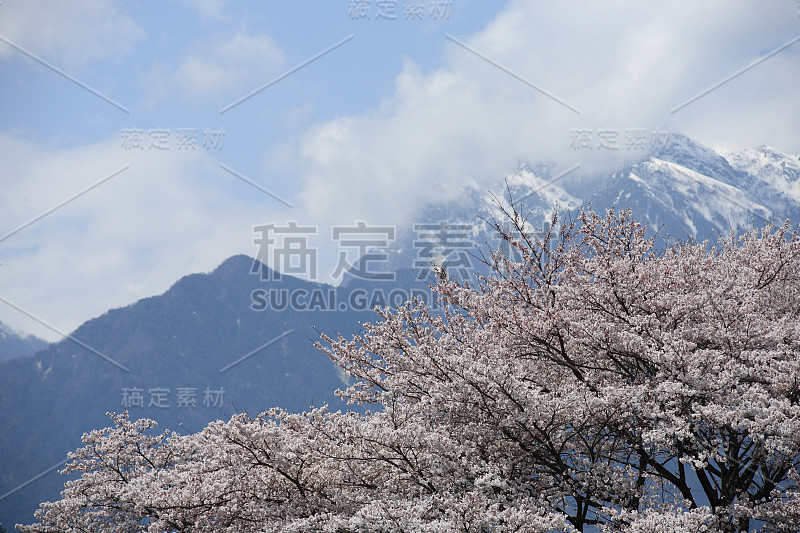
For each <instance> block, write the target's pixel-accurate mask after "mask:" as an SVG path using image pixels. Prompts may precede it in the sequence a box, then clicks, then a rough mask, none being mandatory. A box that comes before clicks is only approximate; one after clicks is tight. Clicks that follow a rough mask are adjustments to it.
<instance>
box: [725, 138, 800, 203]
mask: <svg viewBox="0 0 800 533" xmlns="http://www.w3.org/2000/svg"><path fill="white" fill-rule="evenodd" d="M725 157H726V158H727V159H728V161H730V163H731V165H732V166H733V167H734V168H736V169H738V170H739V171H740V172H744V173H746V174H748V175H749V176H752V177H753V178H755V179H756V180H758V182H760V183H761V184H764V185H766V186H768V187H772V188H774V189H775V190H776V191H778V192H780V193H782V194H783V195H785V196H788V197H789V198H791V199H792V200H793V201H795V202H798V203H800V155H788V154H784V153H783V152H781V151H779V150H776V149H774V148H772V147H770V146H761V147H759V148H758V149H756V150H736V151H732V152H727V153H725Z"/></svg>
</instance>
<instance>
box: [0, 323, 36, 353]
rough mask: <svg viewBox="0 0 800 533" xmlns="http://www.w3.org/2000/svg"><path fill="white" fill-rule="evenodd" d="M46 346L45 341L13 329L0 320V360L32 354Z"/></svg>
mask: <svg viewBox="0 0 800 533" xmlns="http://www.w3.org/2000/svg"><path fill="white" fill-rule="evenodd" d="M45 346H47V341H45V340H43V339H40V338H38V337H35V336H33V335H27V334H25V333H20V332H18V331H14V330H13V329H11V328H10V327H8V326H7V325H5V324H3V323H2V322H0V361H7V360H9V359H16V358H18V357H26V356H28V355H33V354H34V353H36V352H38V351H39V350H42V349H44V347H45Z"/></svg>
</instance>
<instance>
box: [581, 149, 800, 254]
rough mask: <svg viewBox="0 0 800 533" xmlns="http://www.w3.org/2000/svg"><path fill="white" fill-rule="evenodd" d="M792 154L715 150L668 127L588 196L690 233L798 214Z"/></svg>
mask: <svg viewBox="0 0 800 533" xmlns="http://www.w3.org/2000/svg"><path fill="white" fill-rule="evenodd" d="M799 176H800V161H798V159H797V157H796V156H788V155H786V154H782V153H781V152H778V151H777V150H774V149H772V148H769V147H762V148H760V149H758V150H755V151H753V150H739V151H736V152H731V153H721V152H719V153H718V152H716V151H714V150H712V149H711V148H708V147H706V146H703V145H701V144H699V143H697V142H696V141H694V140H692V139H690V138H688V137H686V136H683V135H680V134H674V135H673V137H672V139H671V141H670V142H669V143H668V145H667V146H665V147H664V148H661V149H659V150H657V151H654V152H653V153H652V154H650V155H649V156H648V157H646V158H643V159H642V160H640V161H638V162H636V163H634V164H632V165H629V166H627V167H625V168H624V169H622V170H620V171H618V172H615V173H613V174H612V175H611V176H610V177H609V179H608V180H607V182H606V183H605V184H603V186H602V187H601V188H600V189H599V190H598V191H596V192H595V193H594V194H592V195H591V196H590V198H588V201H590V202H591V204H592V208H593V209H595V210H596V211H601V210H606V209H608V208H610V207H616V208H617V209H622V208H626V207H630V208H631V209H633V211H634V214H635V215H636V216H637V217H638V218H639V219H640V220H642V221H645V222H647V223H648V225H649V226H650V227H652V228H654V229H659V231H660V232H661V233H669V234H671V235H673V236H676V237H679V238H683V237H686V236H691V237H693V238H695V239H698V240H703V239H706V238H711V239H714V238H715V234H716V235H719V234H720V233H723V234H724V233H727V232H728V231H729V230H731V229H734V230H736V229H741V228H744V227H753V226H754V225H756V226H759V225H762V224H763V223H764V222H765V221H767V220H771V221H774V222H776V223H781V222H783V221H784V220H785V219H787V218H788V219H790V220H793V221H798V220H800V179H798V177H799Z"/></svg>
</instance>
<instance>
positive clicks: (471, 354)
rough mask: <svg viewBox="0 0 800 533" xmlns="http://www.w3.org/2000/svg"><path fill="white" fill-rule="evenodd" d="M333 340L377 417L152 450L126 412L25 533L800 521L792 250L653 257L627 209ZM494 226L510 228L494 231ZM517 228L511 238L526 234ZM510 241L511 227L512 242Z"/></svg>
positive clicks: (721, 247)
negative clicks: (438, 303) (435, 302)
mask: <svg viewBox="0 0 800 533" xmlns="http://www.w3.org/2000/svg"><path fill="white" fill-rule="evenodd" d="M504 214H505V215H506V216H507V218H508V221H492V224H493V226H494V228H495V230H496V231H497V232H498V233H499V234H500V236H501V237H502V238H503V239H504V240H505V241H506V242H507V243H508V244H509V245H510V246H511V248H512V249H513V250H515V251H516V255H515V256H514V255H511V254H506V255H503V254H500V253H495V254H492V255H491V256H490V257H489V258H487V259H486V264H487V265H488V266H489V267H490V274H489V275H486V276H481V277H480V278H479V279H478V280H477V281H476V282H475V283H468V282H461V281H458V280H455V279H452V278H450V277H448V276H447V274H446V271H445V270H444V269H442V268H437V270H436V272H437V274H438V276H437V282H436V287H435V289H436V290H437V292H438V294H439V295H440V297H441V299H442V302H443V303H444V306H443V309H433V308H431V307H430V306H428V305H426V304H424V303H423V302H420V301H416V300H412V301H410V302H408V303H406V304H405V305H404V306H401V307H400V308H398V309H396V310H394V311H391V310H389V309H377V310H376V311H377V314H378V320H377V321H376V322H374V323H370V324H364V330H363V333H362V334H360V335H358V336H355V337H354V338H351V339H347V338H343V337H338V338H331V337H328V336H325V335H323V336H322V341H321V343H320V348H321V349H322V350H323V351H324V352H325V353H327V354H328V356H330V357H331V359H332V360H333V361H334V362H335V363H336V364H337V365H338V366H339V367H341V368H342V369H343V371H344V372H346V373H347V374H348V375H349V376H351V378H352V383H353V384H352V385H351V386H350V387H348V388H347V389H346V390H344V391H340V394H341V396H343V397H344V398H346V399H347V400H348V401H350V402H352V403H359V404H366V405H368V406H370V408H371V409H373V410H372V411H367V412H366V413H364V414H361V413H355V412H329V411H328V410H327V409H326V408H324V407H323V408H318V409H312V410H310V411H308V412H305V413H300V414H292V413H287V412H285V411H282V410H278V409H273V410H271V411H267V412H265V413H262V414H261V415H259V416H257V417H255V418H251V417H248V416H246V415H237V416H234V417H233V418H232V419H230V420H229V421H227V422H225V421H218V422H214V423H212V424H210V425H209V426H207V427H206V428H205V429H203V430H202V431H200V432H199V433H195V434H191V435H177V434H174V433H173V434H170V433H167V432H165V433H162V434H160V435H153V434H152V433H151V431H150V430H151V429H152V427H153V426H154V423H153V422H152V421H149V420H139V421H136V422H132V421H130V420H129V419H128V417H127V415H112V418H113V421H114V427H111V428H107V429H105V430H102V431H95V432H92V433H90V434H88V435H85V436H84V443H85V444H86V446H85V447H84V448H82V449H80V450H78V451H76V452H74V453H73V454H72V457H71V458H72V462H71V463H70V464H69V465H68V466H67V468H66V470H67V471H68V472H79V473H80V474H81V477H80V478H78V479H76V480H74V481H70V482H68V483H67V484H66V487H65V490H64V492H63V493H62V499H61V500H59V501H57V502H52V503H44V504H42V506H41V509H40V510H39V511H37V514H36V518H37V520H38V523H37V524H34V525H31V526H18V527H20V529H21V530H22V531H26V532H55V531H151V532H156V531H231V532H233V531H237V532H246V531H295V532H301V531H302V532H306V531H331V532H340V531H364V532H366V531H431V532H433V531H437V532H440V531H444V532H447V531H452V532H456V531H462V532H470V531H516V532H547V531H588V530H600V531H604V532H615V531H634V532H642V533H644V532H662V531H663V532H681V531H685V532H696V531H719V532H733V531H748V530H750V529H751V528H761V529H762V530H764V531H775V532H788V531H797V530H798V529H800V526H798V524H800V474H799V473H798V472H799V471H800V464H799V463H800V317H799V316H798V313H800V236H799V235H798V233H797V231H792V230H791V228H790V226H789V224H788V223H787V224H785V225H783V226H780V227H778V226H774V225H767V226H765V227H764V228H762V229H760V230H752V231H748V232H745V233H744V234H743V235H740V236H738V237H737V236H735V235H734V234H731V235H729V236H727V237H725V238H721V239H720V240H719V241H718V242H716V243H710V242H704V243H694V242H677V243H672V244H669V245H664V246H656V240H655V239H656V237H648V234H647V232H646V228H645V227H643V226H642V225H640V224H638V223H637V222H635V221H634V220H633V218H632V215H631V213H630V212H628V211H623V212H621V213H615V212H614V211H611V212H609V213H607V214H606V215H605V216H600V215H598V214H596V213H593V212H591V211H589V212H583V213H581V214H580V216H579V217H578V218H577V220H575V221H574V222H570V223H564V224H561V225H560V226H559V225H558V219H557V217H555V216H554V217H553V220H552V224H551V227H552V228H558V229H553V230H551V231H550V232H548V233H547V234H546V235H544V236H542V237H535V236H534V235H533V233H532V232H531V231H530V226H529V225H528V223H527V222H526V220H525V218H524V217H523V216H522V215H521V214H520V212H519V210H518V209H515V208H514V206H512V207H511V208H509V209H508V210H507V211H504ZM501 222H502V223H501ZM506 222H510V225H509V224H507V223H506ZM506 228H508V229H506Z"/></svg>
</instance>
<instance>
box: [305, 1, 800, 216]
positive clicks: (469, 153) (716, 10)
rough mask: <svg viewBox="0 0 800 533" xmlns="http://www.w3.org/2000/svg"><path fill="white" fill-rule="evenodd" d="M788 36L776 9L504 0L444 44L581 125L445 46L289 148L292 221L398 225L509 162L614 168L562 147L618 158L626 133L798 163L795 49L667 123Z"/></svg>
mask: <svg viewBox="0 0 800 533" xmlns="http://www.w3.org/2000/svg"><path fill="white" fill-rule="evenodd" d="M799 30H800V24H798V20H797V17H796V6H795V5H793V4H792V2H788V1H781V0H774V1H771V2H764V1H762V0H750V1H747V2H727V1H721V0H717V1H713V2H702V3H699V2H693V1H688V0H687V1H679V2H670V3H667V4H664V3H660V4H652V3H648V4H643V3H641V2H636V1H633V0H629V1H622V0H617V1H609V2H602V3H600V2H592V1H589V0H581V1H577V0H573V1H565V2H558V3H541V2H526V1H514V2H511V3H510V4H509V5H508V7H507V8H506V9H505V10H504V11H503V12H501V13H500V14H498V16H497V17H496V18H495V19H494V20H493V21H492V22H491V23H490V24H489V25H488V26H487V27H486V28H485V29H484V30H483V31H480V32H478V33H477V34H475V35H472V36H455V37H456V38H458V39H460V40H462V41H463V42H465V43H466V44H467V46H469V47H471V48H473V49H474V50H476V51H478V52H480V53H481V54H483V55H485V56H486V57H488V58H490V59H491V60H492V61H494V62H496V63H497V64H498V65H500V66H502V67H504V68H506V69H509V70H511V71H513V72H515V73H516V74H518V75H519V76H522V77H524V78H525V79H526V80H529V81H530V82H532V83H534V84H536V85H537V86H538V87H540V88H542V89H543V90H546V91H548V92H549V93H550V94H552V95H553V96H555V97H556V98H558V99H560V100H562V101H563V102H565V103H567V104H569V105H570V106H573V107H576V108H578V109H579V110H580V115H578V114H576V113H574V112H573V111H571V110H570V109H568V108H567V107H565V106H563V105H561V104H560V103H558V102H556V101H554V100H553V99H551V98H549V97H547V96H545V95H543V94H542V93H541V92H538V91H537V90H535V89H533V88H531V87H530V86H528V85H526V84H525V83H523V82H521V81H520V80H518V79H515V78H514V77H512V76H510V75H509V74H507V73H506V72H503V71H502V70H501V69H500V68H498V67H497V66H495V65H492V64H490V63H488V62H487V61H485V60H483V59H481V58H479V57H476V55H474V54H473V53H471V52H469V51H467V50H465V49H464V48H462V47H460V46H457V45H456V44H455V43H449V42H448V43H447V45H446V48H445V60H444V62H443V64H442V66H441V67H440V68H439V69H437V70H435V71H433V72H421V71H420V69H419V68H418V67H416V66H415V65H414V64H412V63H407V64H406V65H405V67H404V68H403V71H402V72H401V73H400V74H399V75H398V77H397V83H396V90H395V93H394V94H393V95H392V96H391V97H389V98H387V99H386V100H385V101H384V103H383V105H382V106H381V108H380V109H374V110H369V111H367V112H364V113H362V114H359V115H355V116H345V117H340V118H338V119H335V120H332V121H329V122H326V123H323V124H318V125H316V126H314V127H312V128H310V129H308V130H307V131H306V133H305V135H304V136H303V137H302V138H301V140H300V141H298V142H297V143H296V145H295V156H296V164H297V167H296V168H297V172H298V173H300V174H301V175H302V179H303V184H304V191H303V194H302V198H303V202H304V207H305V209H306V211H307V212H308V213H314V214H316V215H317V216H318V217H319V219H320V220H341V221H342V222H347V221H350V222H352V220H354V219H358V218H367V219H369V220H372V221H375V222H384V221H398V222H399V221H402V220H406V221H407V220H408V218H409V217H410V216H412V215H413V212H414V209H415V208H416V207H418V206H419V205H420V204H421V203H423V202H425V201H428V200H432V199H451V198H452V197H453V196H454V195H456V194H457V193H458V192H459V190H460V184H462V183H463V182H464V181H465V180H468V179H473V180H476V181H478V182H479V183H483V184H488V183H496V181H495V180H497V179H498V178H501V177H502V176H504V175H506V174H507V173H508V172H509V171H511V170H513V168H514V167H515V166H516V164H517V163H518V162H519V161H537V160H542V159H545V160H555V161H558V162H561V163H562V164H563V166H564V168H565V169H566V168H569V167H571V166H572V165H573V164H575V163H576V162H580V163H581V164H582V171H584V172H587V171H591V170H592V169H599V170H602V169H607V168H609V167H610V166H611V165H612V164H614V162H613V161H612V160H609V159H608V158H601V157H598V155H599V153H598V151H597V150H594V151H592V152H590V151H582V152H581V151H576V150H574V149H572V148H571V146H570V133H571V130H573V129H575V128H590V129H592V130H593V131H597V130H598V129H603V128H608V129H614V130H617V131H618V132H619V134H620V144H624V141H623V139H622V134H623V133H624V130H625V129H627V128H645V129H646V130H647V131H648V132H650V133H652V132H654V131H655V130H656V129H657V128H660V129H667V128H674V129H675V130H680V131H682V132H684V133H686V134H688V135H691V136H694V137H696V138H697V139H698V140H700V141H701V142H706V143H709V144H712V145H725V144H731V143H732V144H736V145H744V146H749V145H753V144H760V143H767V144H774V145H776V146H778V147H779V148H781V149H783V150H785V151H790V152H791V151H794V152H800V130H798V128H797V124H798V123H800V102H798V101H797V98H796V87H797V86H800V43H798V44H797V45H796V46H794V47H792V48H790V49H786V50H784V51H783V52H781V53H780V54H779V55H776V56H775V57H773V58H771V59H769V60H767V61H764V62H763V63H762V64H760V65H758V66H756V67H754V68H753V69H751V70H750V71H748V72H746V73H744V74H742V75H741V76H739V77H737V78H735V79H733V80H731V81H730V83H728V84H726V85H724V86H722V87H720V88H719V89H718V90H716V91H713V92H711V93H709V94H708V95H707V96H705V97H704V98H702V99H700V100H698V101H697V102H695V103H693V104H692V105H690V106H687V107H686V108H685V109H683V110H681V111H678V112H676V113H674V114H673V113H670V111H671V110H672V109H674V108H675V107H677V106H678V105H680V104H681V103H682V102H684V101H686V100H687V99H689V98H691V97H693V96H695V95H696V94H698V93H700V92H701V91H702V90H704V89H706V88H708V87H710V86H712V85H714V84H715V83H717V82H719V81H720V80H723V79H724V78H726V77H727V76H729V75H730V74H732V73H734V72H736V71H738V70H739V69H741V68H743V67H744V66H746V65H747V64H749V63H750V62H751V61H753V60H756V59H757V58H759V57H761V56H763V55H764V54H766V53H767V52H769V51H770V50H772V49H774V48H776V47H778V46H779V45H781V44H783V43H785V42H787V41H788V40H789V39H791V38H792V37H794V36H795V35H796V34H797V33H798V31H799ZM443 41H444V38H443ZM445 42H446V41H445ZM608 154H609V152H607V153H606V155H608ZM614 155H615V156H616V158H617V159H619V158H624V157H631V156H632V155H633V154H631V153H625V150H624V149H623V150H620V151H618V152H615V153H614ZM612 159H614V158H613V157H612Z"/></svg>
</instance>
